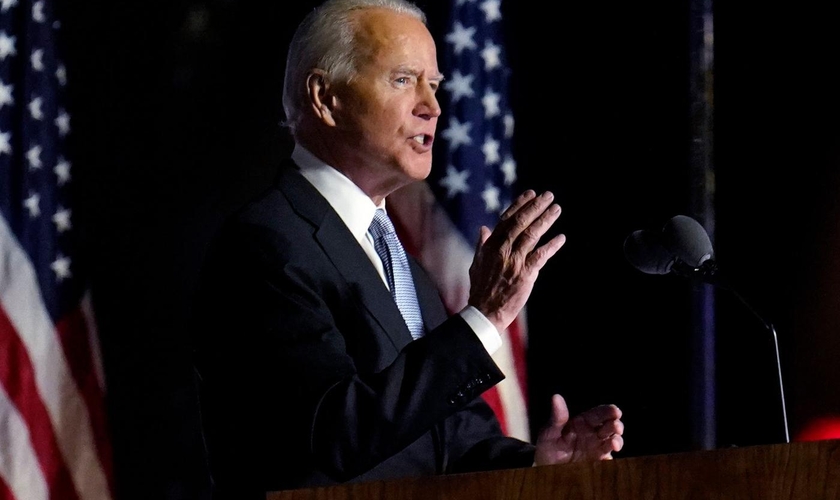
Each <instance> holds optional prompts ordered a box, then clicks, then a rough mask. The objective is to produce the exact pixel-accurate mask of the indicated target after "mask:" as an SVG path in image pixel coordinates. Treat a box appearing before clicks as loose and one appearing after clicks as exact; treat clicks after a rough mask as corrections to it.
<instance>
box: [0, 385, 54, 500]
mask: <svg viewBox="0 0 840 500" xmlns="http://www.w3.org/2000/svg"><path fill="white" fill-rule="evenodd" d="M0 443H3V450H2V452H0V477H2V478H3V481H4V482H5V483H6V484H7V485H8V487H9V489H10V490H11V492H12V494H13V495H14V497H15V498H16V499H18V500H48V499H49V491H48V490H47V483H46V481H45V480H44V474H43V473H42V472H41V466H40V465H39V464H38V457H36V456H35V450H34V449H33V448H32V441H30V439H29V429H28V428H27V426H26V422H24V421H23V417H21V415H20V413H18V411H17V409H16V408H15V406H14V404H13V403H12V401H11V400H10V399H9V395H8V394H6V391H5V389H4V388H3V384H0Z"/></svg>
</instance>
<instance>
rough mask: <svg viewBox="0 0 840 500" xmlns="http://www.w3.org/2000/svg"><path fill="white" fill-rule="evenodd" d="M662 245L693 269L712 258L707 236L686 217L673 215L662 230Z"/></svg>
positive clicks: (712, 254)
mask: <svg viewBox="0 0 840 500" xmlns="http://www.w3.org/2000/svg"><path fill="white" fill-rule="evenodd" d="M662 245H663V246H664V247H665V249H666V251H667V252H668V253H670V254H671V255H674V256H676V257H677V258H678V259H679V260H681V261H683V262H685V263H686V264H688V265H689V266H692V267H694V268H698V267H700V266H701V265H702V264H703V263H704V262H706V261H707V260H709V259H712V258H713V257H714V250H713V249H712V241H711V240H710V239H709V234H708V233H707V232H706V230H705V229H704V228H703V226H702V225H700V223H699V222H697V221H696V220H694V219H692V218H691V217H688V216H687V215H675V216H674V217H672V218H671V220H669V221H668V222H666V223H665V227H663V228H662Z"/></svg>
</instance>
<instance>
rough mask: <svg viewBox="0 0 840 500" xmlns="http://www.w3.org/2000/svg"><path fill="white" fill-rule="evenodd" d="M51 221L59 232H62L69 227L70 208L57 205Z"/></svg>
mask: <svg viewBox="0 0 840 500" xmlns="http://www.w3.org/2000/svg"><path fill="white" fill-rule="evenodd" d="M52 221H53V223H54V224H55V228H56V230H58V232H59V233H63V232H64V231H67V230H69V229H71V227H72V226H71V225H70V209H69V208H61V207H58V211H57V212H56V213H54V214H53V216H52Z"/></svg>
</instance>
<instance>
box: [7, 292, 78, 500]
mask: <svg viewBox="0 0 840 500" xmlns="http://www.w3.org/2000/svg"><path fill="white" fill-rule="evenodd" d="M0 383H2V384H3V387H4V388H5V389H6V392H7V393H8V394H9V399H10V400H11V401H12V402H13V403H14V405H15V407H17V409H18V412H19V413H20V415H21V417H22V418H23V419H24V421H25V422H26V425H27V427H28V428H29V439H30V441H31V442H32V447H33V449H34V450H35V455H36V456H37V457H38V462H39V463H40V464H41V470H42V472H43V474H44V478H45V480H46V482H47V484H48V485H49V490H50V498H54V499H56V500H77V499H78V496H77V495H76V490H75V488H74V487H73V481H72V479H71V478H70V471H69V470H68V469H67V466H66V464H65V463H64V460H62V458H61V451H60V449H59V447H58V441H57V439H56V436H55V431H54V429H53V426H52V422H51V421H50V417H49V413H47V408H46V406H44V402H43V401H42V400H41V396H40V395H39V394H38V387H37V385H36V382H35V371H34V369H33V367H32V361H31V360H30V359H29V354H28V353H27V352H26V348H25V347H24V345H23V343H22V342H21V340H20V338H19V337H18V334H17V331H15V328H14V326H13V325H12V322H11V321H10V320H9V317H8V316H7V315H6V311H5V310H4V309H3V308H2V307H0ZM18 500H26V499H23V498H21V499H18Z"/></svg>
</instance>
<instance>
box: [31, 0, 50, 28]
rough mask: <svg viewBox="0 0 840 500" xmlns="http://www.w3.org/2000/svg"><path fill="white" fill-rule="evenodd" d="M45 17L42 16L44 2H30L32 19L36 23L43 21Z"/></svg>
mask: <svg viewBox="0 0 840 500" xmlns="http://www.w3.org/2000/svg"><path fill="white" fill-rule="evenodd" d="M46 19H47V18H46V17H45V16H44V2H43V0H39V1H38V2H35V3H34V4H32V20H33V21H35V22H36V23H43V22H44V21H45V20H46Z"/></svg>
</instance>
